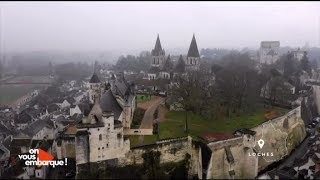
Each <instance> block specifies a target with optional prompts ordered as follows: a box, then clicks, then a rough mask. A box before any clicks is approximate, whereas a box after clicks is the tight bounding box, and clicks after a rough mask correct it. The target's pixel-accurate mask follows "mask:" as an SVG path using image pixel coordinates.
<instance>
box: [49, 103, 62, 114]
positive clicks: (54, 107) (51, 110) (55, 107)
mask: <svg viewBox="0 0 320 180" xmlns="http://www.w3.org/2000/svg"><path fill="white" fill-rule="evenodd" d="M59 109H60V107H59V106H58V105H57V104H54V103H52V104H50V105H49V106H48V108H47V110H48V113H52V112H54V111H57V110H59Z"/></svg>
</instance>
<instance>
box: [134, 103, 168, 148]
mask: <svg viewBox="0 0 320 180" xmlns="http://www.w3.org/2000/svg"><path fill="white" fill-rule="evenodd" d="M163 101H164V98H162V97H156V98H154V99H152V100H150V101H148V102H145V103H141V104H144V105H145V107H146V104H147V105H148V108H147V110H146V112H145V113H144V116H143V118H142V121H141V125H140V129H153V114H154V112H155V110H156V109H157V107H158V106H159V105H160V104H161V103H162V102H163ZM138 107H139V105H138ZM140 107H141V106H140ZM143 139H144V136H139V139H138V144H142V142H143Z"/></svg>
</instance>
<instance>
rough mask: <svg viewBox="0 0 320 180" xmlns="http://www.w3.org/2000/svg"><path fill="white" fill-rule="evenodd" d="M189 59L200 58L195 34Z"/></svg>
mask: <svg viewBox="0 0 320 180" xmlns="http://www.w3.org/2000/svg"><path fill="white" fill-rule="evenodd" d="M188 57H200V54H199V50H198V46H197V42H196V38H195V35H194V33H193V37H192V40H191V44H190V47H189V51H188Z"/></svg>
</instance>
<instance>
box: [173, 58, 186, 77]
mask: <svg viewBox="0 0 320 180" xmlns="http://www.w3.org/2000/svg"><path fill="white" fill-rule="evenodd" d="M185 65H186V64H185V62H184V60H183V57H182V55H180V57H179V60H178V62H177V65H176V67H175V68H174V70H175V71H176V72H179V73H183V72H184V71H185Z"/></svg>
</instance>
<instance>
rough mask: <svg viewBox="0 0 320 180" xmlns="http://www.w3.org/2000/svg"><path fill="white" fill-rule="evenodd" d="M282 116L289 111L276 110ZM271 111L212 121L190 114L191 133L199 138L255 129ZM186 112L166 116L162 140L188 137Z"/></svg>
mask: <svg viewBox="0 0 320 180" xmlns="http://www.w3.org/2000/svg"><path fill="white" fill-rule="evenodd" d="M274 109H275V110H277V111H278V112H279V113H281V114H285V113H286V112H288V111H289V110H287V109H282V108H278V107H276V108H274ZM268 111H270V109H265V108H263V107H260V108H259V109H257V111H255V112H253V113H249V114H242V115H239V116H235V117H232V118H230V119H219V120H210V119H205V118H203V117H202V116H201V115H198V114H194V113H192V112H189V113H188V126H189V133H190V135H192V136H197V135H200V134H202V133H222V132H232V133H233V132H234V131H235V130H237V129H240V128H253V127H255V126H257V125H259V124H261V123H263V122H264V121H266V120H267V119H266V118H265V117H264V114H265V113H266V112H268ZM184 122H185V112H178V111H169V112H168V113H167V114H166V120H165V121H164V122H161V123H160V139H166V138H175V137H183V136H187V134H186V133H185V132H184Z"/></svg>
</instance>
